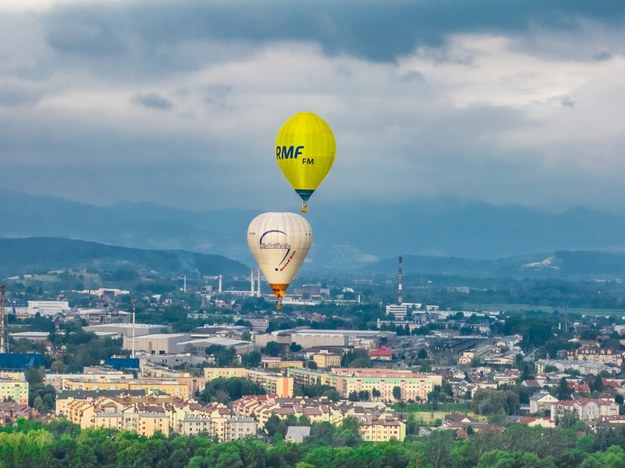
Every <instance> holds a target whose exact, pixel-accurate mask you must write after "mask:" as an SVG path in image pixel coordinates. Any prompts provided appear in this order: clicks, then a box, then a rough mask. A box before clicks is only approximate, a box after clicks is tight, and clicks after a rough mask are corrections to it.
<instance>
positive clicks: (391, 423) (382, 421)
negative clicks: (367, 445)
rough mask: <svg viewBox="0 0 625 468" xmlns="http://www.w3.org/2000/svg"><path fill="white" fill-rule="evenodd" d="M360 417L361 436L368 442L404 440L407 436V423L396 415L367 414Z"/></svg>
mask: <svg viewBox="0 0 625 468" xmlns="http://www.w3.org/2000/svg"><path fill="white" fill-rule="evenodd" d="M358 419H359V420H360V425H359V431H360V436H361V437H362V440H365V441H367V442H388V441H389V440H391V439H395V440H399V441H403V440H404V439H405V438H406V423H405V422H403V421H400V420H399V419H398V418H396V417H384V416H381V417H376V416H370V415H367V416H364V417H363V418H358Z"/></svg>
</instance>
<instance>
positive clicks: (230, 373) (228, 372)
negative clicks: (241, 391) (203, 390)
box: [204, 367, 247, 382]
mask: <svg viewBox="0 0 625 468" xmlns="http://www.w3.org/2000/svg"><path fill="white" fill-rule="evenodd" d="M220 377H223V378H225V379H230V378H232V377H243V378H246V377H247V369H245V368H244V367H205V368H204V378H205V379H206V381H207V382H210V381H211V380H215V379H218V378H220Z"/></svg>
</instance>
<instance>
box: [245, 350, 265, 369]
mask: <svg viewBox="0 0 625 468" xmlns="http://www.w3.org/2000/svg"><path fill="white" fill-rule="evenodd" d="M241 360H242V363H243V367H245V368H246V369H251V368H254V367H258V366H260V363H261V360H262V354H260V353H259V352H258V351H251V352H249V353H247V354H244V355H243V356H242V358H241Z"/></svg>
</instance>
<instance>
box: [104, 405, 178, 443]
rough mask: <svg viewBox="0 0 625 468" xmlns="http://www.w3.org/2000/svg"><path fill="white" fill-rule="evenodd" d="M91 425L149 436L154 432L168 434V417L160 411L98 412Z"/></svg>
mask: <svg viewBox="0 0 625 468" xmlns="http://www.w3.org/2000/svg"><path fill="white" fill-rule="evenodd" d="M93 427H103V428H111V429H117V430H127V431H135V432H137V433H138V434H139V435H141V436H145V437H151V436H153V435H154V434H155V433H156V432H161V433H163V434H164V435H165V436H169V433H170V426H169V418H168V417H167V415H165V414H162V413H133V412H129V411H124V412H121V413H109V412H100V413H98V414H97V415H96V416H95V417H94V423H93Z"/></svg>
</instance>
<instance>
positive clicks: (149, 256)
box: [0, 237, 249, 277]
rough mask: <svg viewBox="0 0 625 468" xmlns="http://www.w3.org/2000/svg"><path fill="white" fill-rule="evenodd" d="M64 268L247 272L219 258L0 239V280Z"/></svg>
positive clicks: (69, 242) (83, 243)
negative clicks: (0, 278) (1, 278)
mask: <svg viewBox="0 0 625 468" xmlns="http://www.w3.org/2000/svg"><path fill="white" fill-rule="evenodd" d="M64 269H74V270H89V269H93V270H96V271H100V272H102V271H116V270H117V271H119V270H131V271H134V272H137V273H143V274H146V273H148V274H149V273H151V272H158V273H159V274H168V275H182V274H201V275H207V276H217V275H220V274H222V275H245V274H248V273H249V269H248V267H246V266H245V265H243V264H241V263H239V262H237V261H234V260H230V259H228V258H225V257H222V256H219V255H209V254H201V253H194V252H185V251H181V250H146V249H135V248H129V247H118V246H111V245H104V244H99V243H97V242H89V241H81V240H74V239H59V238H50V237H36V238H21V239H0V277H6V276H17V275H22V274H25V273H36V272H46V271H50V270H64Z"/></svg>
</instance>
